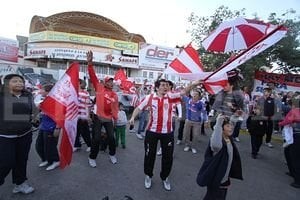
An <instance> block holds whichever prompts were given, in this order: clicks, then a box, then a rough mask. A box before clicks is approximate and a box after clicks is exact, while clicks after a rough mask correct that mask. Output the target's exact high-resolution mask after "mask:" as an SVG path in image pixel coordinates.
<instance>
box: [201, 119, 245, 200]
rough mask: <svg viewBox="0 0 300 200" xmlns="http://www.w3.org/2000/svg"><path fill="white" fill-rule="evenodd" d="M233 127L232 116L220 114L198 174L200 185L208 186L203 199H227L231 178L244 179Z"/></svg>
mask: <svg viewBox="0 0 300 200" xmlns="http://www.w3.org/2000/svg"><path fill="white" fill-rule="evenodd" d="M232 129H233V125H232V123H231V122H230V118H229V117H226V116H225V115H222V114H219V115H218V117H217V121H216V125H215V128H214V131H213V133H212V136H211V138H210V142H209V145H208V147H207V149H206V152H205V160H204V163H203V164H202V167H201V168H200V171H199V173H198V176H197V183H198V185H200V186H207V192H206V194H205V196H204V198H203V200H222V199H226V195H227V189H228V187H229V186H230V178H236V179H240V180H242V179H243V177H242V165H241V159H240V155H239V152H238V149H237V147H236V145H235V143H234V142H233V139H232Z"/></svg>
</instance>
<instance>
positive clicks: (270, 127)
mask: <svg viewBox="0 0 300 200" xmlns="http://www.w3.org/2000/svg"><path fill="white" fill-rule="evenodd" d="M272 133H273V121H272V120H271V119H269V120H266V143H269V142H271V139H272Z"/></svg>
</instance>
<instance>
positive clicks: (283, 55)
mask: <svg viewBox="0 0 300 200" xmlns="http://www.w3.org/2000/svg"><path fill="white" fill-rule="evenodd" d="M245 11H246V9H245V8H243V9H241V10H234V11H232V10H230V9H229V8H228V7H225V6H220V7H219V8H217V9H216V11H215V12H214V13H213V15H211V16H197V15H196V14H195V13H191V15H190V17H189V18H188V21H189V23H190V24H191V27H192V28H191V29H190V30H188V31H187V32H188V33H190V35H191V37H192V40H193V42H194V43H195V44H197V45H198V46H199V49H198V51H199V54H200V57H201V60H202V63H203V65H204V66H205V70H206V71H212V70H215V69H216V68H217V67H219V66H221V65H222V64H223V63H224V62H225V61H226V60H227V59H228V58H229V57H230V56H231V55H232V54H230V53H218V54H215V53H211V52H208V51H206V50H205V49H204V48H203V46H202V45H201V42H202V41H203V39H205V38H206V37H207V36H208V35H209V34H210V33H211V32H212V31H213V30H214V29H216V28H217V26H218V25H219V24H220V23H222V22H223V21H226V20H228V19H232V18H236V17H245ZM253 18H254V19H258V20H259V17H258V16H257V14H255V15H254V17H253ZM299 19H300V17H299V16H297V15H296V12H295V11H294V10H293V9H289V10H287V11H286V13H283V14H281V15H280V17H278V16H277V14H276V13H270V15H269V18H268V21H267V22H269V23H271V24H275V25H277V24H283V25H284V26H285V27H287V28H288V33H287V36H286V37H285V38H283V39H282V40H281V41H280V42H278V43H277V44H276V45H274V46H272V47H270V48H269V49H267V50H265V51H264V52H262V53H261V54H259V55H257V56H256V57H254V58H252V59H250V60H249V61H247V62H246V63H244V64H243V65H241V66H240V69H242V70H241V71H242V74H243V76H244V77H245V81H244V84H246V85H248V86H251V85H252V82H253V78H254V72H255V70H257V69H259V68H260V67H262V66H267V67H269V68H272V67H271V63H277V64H278V65H279V69H278V70H279V71H280V72H282V73H300V42H299V39H300V21H299Z"/></svg>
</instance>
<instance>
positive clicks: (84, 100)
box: [78, 90, 91, 119]
mask: <svg viewBox="0 0 300 200" xmlns="http://www.w3.org/2000/svg"><path fill="white" fill-rule="evenodd" d="M78 102H79V105H78V118H79V119H89V118H90V107H91V99H90V94H89V93H88V92H87V91H85V90H80V91H79V92H78Z"/></svg>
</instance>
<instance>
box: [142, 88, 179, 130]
mask: <svg viewBox="0 0 300 200" xmlns="http://www.w3.org/2000/svg"><path fill="white" fill-rule="evenodd" d="M178 102H180V93H168V94H166V95H165V96H163V97H158V96H157V94H150V95H148V96H146V98H144V100H143V101H142V102H141V103H140V104H139V105H138V108H139V109H140V110H143V109H144V108H146V107H147V106H149V107H150V120H149V124H148V127H147V130H149V131H152V132H155V133H160V134H166V133H171V132H172V131H173V128H172V116H173V106H174V104H176V103H178Z"/></svg>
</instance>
